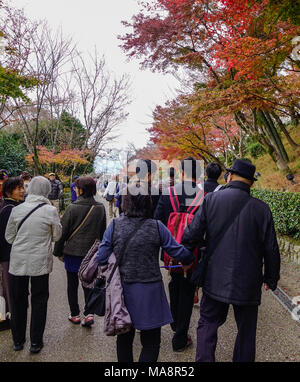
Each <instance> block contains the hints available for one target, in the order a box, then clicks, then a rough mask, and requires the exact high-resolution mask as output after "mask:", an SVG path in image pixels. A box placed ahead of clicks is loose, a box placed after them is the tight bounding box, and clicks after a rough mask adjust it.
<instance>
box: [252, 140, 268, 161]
mask: <svg viewBox="0 0 300 382" xmlns="http://www.w3.org/2000/svg"><path fill="white" fill-rule="evenodd" d="M248 152H249V154H250V155H251V156H252V157H253V158H254V159H257V158H258V157H260V156H261V155H263V154H265V153H266V150H265V148H264V147H263V146H262V145H261V144H260V143H258V142H253V143H251V144H250V145H249V146H248Z"/></svg>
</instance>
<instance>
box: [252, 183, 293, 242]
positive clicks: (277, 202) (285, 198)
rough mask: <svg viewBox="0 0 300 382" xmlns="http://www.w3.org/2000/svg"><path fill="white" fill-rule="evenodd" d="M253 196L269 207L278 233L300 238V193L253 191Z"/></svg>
mask: <svg viewBox="0 0 300 382" xmlns="http://www.w3.org/2000/svg"><path fill="white" fill-rule="evenodd" d="M251 194H252V196H254V197H255V198H257V199H260V200H262V201H263V202H265V203H267V204H268V205H269V207H270V209H271V211H272V215H273V219H274V224H275V229H276V231H277V232H278V233H280V234H282V235H287V236H292V237H294V238H296V239H297V238H300V193H297V192H280V191H270V190H256V189H253V190H251Z"/></svg>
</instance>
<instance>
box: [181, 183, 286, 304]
mask: <svg viewBox="0 0 300 382" xmlns="http://www.w3.org/2000/svg"><path fill="white" fill-rule="evenodd" d="M249 194H250V187H249V186H248V185H247V184H246V183H243V182H238V181H234V182H231V183H229V184H227V186H226V189H224V190H222V191H219V192H214V193H209V194H208V195H206V196H205V199H204V202H203V204H202V206H201V207H200V209H199V210H198V211H197V213H196V215H195V217H194V219H193V221H192V222H191V224H190V225H189V226H188V227H187V228H186V230H185V232H184V235H183V237H182V244H183V245H184V246H185V247H186V248H188V249H190V250H191V249H192V248H194V247H195V246H196V245H200V246H203V245H205V244H206V246H207V252H208V254H209V255H210V259H209V263H208V267H207V272H206V278H205V283H204V286H203V291H204V292H205V293H206V294H207V295H209V296H210V297H211V298H213V299H215V300H217V301H221V302H225V303H229V304H236V305H259V304H260V302H261V287H262V284H263V282H265V283H266V284H267V285H268V286H269V287H270V288H271V289H272V290H274V289H276V287H277V282H278V280H279V271H280V253H279V248H278V243H277V238H276V233H275V229H274V224H273V218H272V214H271V211H270V208H269V206H268V205H267V204H266V203H264V202H262V201H261V200H258V199H256V198H253V197H251V196H250V195H249ZM249 197H250V198H251V199H250V201H249V203H248V204H247V205H246V207H245V208H244V209H243V210H242V212H241V213H240V215H239V216H237V218H236V219H235V221H234V223H233V224H232V225H231V226H230V228H229V229H228V230H227V231H226V233H225V234H224V235H223V238H222V239H221V240H220V242H219V244H218V246H217V248H215V249H214V250H213V253H210V248H211V247H212V246H213V245H214V244H213V243H214V241H215V238H216V237H217V236H218V234H219V232H220V231H221V230H222V227H223V226H224V224H225V225H226V224H228V221H229V219H230V215H231V214H232V209H233V208H234V206H236V204H237V203H239V204H240V203H241V202H242V201H243V200H245V199H247V198H249ZM205 234H206V242H205V241H204V235H205ZM263 264H264V267H263ZM263 268H264V269H263Z"/></svg>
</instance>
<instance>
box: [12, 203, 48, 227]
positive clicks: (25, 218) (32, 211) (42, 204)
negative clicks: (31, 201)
mask: <svg viewBox="0 0 300 382" xmlns="http://www.w3.org/2000/svg"><path fill="white" fill-rule="evenodd" d="M46 204H47V203H41V204H39V205H38V206H36V207H35V208H34V209H33V210H31V211H30V212H29V213H28V214H27V215H26V216H25V217H24V218H23V219H22V220H21V222H20V224H19V225H18V228H17V232H18V231H19V229H20V228H21V227H22V225H23V223H24V222H25V220H27V219H28V218H29V216H30V215H31V214H33V213H34V212H35V211H36V210H37V209H39V208H41V207H43V206H45V205H46Z"/></svg>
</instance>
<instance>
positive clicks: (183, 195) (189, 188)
mask: <svg viewBox="0 0 300 382" xmlns="http://www.w3.org/2000/svg"><path fill="white" fill-rule="evenodd" d="M181 171H182V173H181V175H182V182H180V183H178V184H177V185H176V186H175V187H174V188H173V189H174V192H175V194H176V195H177V198H178V202H179V211H178V215H179V214H180V213H184V212H185V213H186V212H187V211H188V209H189V207H190V204H191V202H192V201H193V200H194V199H195V197H196V195H197V194H198V193H199V191H200V190H201V189H200V188H199V187H198V186H197V184H196V180H197V174H199V171H200V166H198V162H197V161H196V159H194V158H191V157H188V158H185V159H184V160H183V161H182V162H181ZM170 190H171V189H170ZM173 212H174V208H173V204H172V200H171V197H170V195H161V197H160V199H159V202H158V205H157V208H156V210H155V213H154V218H155V219H158V220H160V221H161V222H162V223H163V224H164V225H165V226H168V222H169V218H170V215H171V214H172V213H173ZM170 276H171V280H170V282H169V294H170V306H171V311H172V316H173V320H174V322H173V323H172V324H171V327H172V330H173V332H174V335H173V338H172V347H173V351H176V352H178V351H183V350H185V348H187V347H188V346H190V345H191V344H192V339H191V337H190V336H189V335H188V330H189V326H190V320H191V315H192V311H193V306H194V296H195V291H196V287H195V286H194V285H193V284H192V283H191V282H190V277H191V270H190V271H189V272H187V274H186V275H185V274H184V272H183V271H182V269H180V268H179V270H178V269H177V268H174V269H171V272H170Z"/></svg>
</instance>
